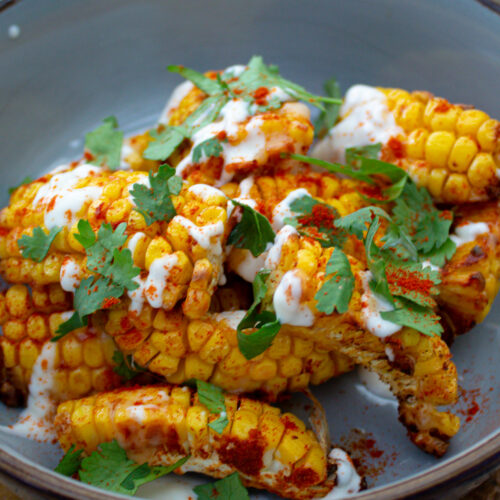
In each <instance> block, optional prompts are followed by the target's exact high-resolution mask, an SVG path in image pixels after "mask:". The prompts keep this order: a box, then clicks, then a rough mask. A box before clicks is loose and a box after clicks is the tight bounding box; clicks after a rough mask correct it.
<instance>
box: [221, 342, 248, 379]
mask: <svg viewBox="0 0 500 500" xmlns="http://www.w3.org/2000/svg"><path fill="white" fill-rule="evenodd" d="M247 363H248V362H247V359H246V358H245V356H243V354H241V352H240V350H239V348H238V347H233V348H232V349H231V351H230V352H229V354H228V355H227V356H226V357H225V358H224V359H223V360H222V361H221V362H220V363H219V366H218V367H219V368H220V369H221V370H222V371H223V372H224V373H226V374H228V375H231V376H232V377H242V376H243V375H244V374H245V373H246V369H247Z"/></svg>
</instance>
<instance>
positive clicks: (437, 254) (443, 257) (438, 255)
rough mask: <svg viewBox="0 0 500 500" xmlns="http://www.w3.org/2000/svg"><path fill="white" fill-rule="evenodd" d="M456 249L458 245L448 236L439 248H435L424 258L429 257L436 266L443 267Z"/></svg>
mask: <svg viewBox="0 0 500 500" xmlns="http://www.w3.org/2000/svg"><path fill="white" fill-rule="evenodd" d="M456 251H457V245H456V244H455V242H454V241H453V240H452V239H450V238H448V239H447V240H446V241H445V242H444V243H443V244H442V245H441V246H440V247H439V248H434V250H431V251H430V252H428V253H426V254H425V256H424V258H427V259H428V260H429V261H430V262H431V264H433V265H435V266H438V267H443V266H444V265H445V263H446V261H448V260H450V259H451V258H452V257H453V255H454V254H455V252H456Z"/></svg>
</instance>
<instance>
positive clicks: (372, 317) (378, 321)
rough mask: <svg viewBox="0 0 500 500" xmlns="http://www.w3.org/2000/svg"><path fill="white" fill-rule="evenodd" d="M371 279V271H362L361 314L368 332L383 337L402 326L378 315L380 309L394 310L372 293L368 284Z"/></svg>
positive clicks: (390, 305)
mask: <svg viewBox="0 0 500 500" xmlns="http://www.w3.org/2000/svg"><path fill="white" fill-rule="evenodd" d="M371 279H372V273H371V272H370V271H366V272H363V288H364V293H363V295H362V296H361V315H362V317H363V320H364V323H365V328H366V329H367V330H368V331H369V332H370V333H373V335H376V336H377V337H379V338H385V337H388V336H389V335H392V334H394V333H396V332H398V331H399V330H401V328H402V326H401V325H397V324H396V323H392V322H391V321H386V320H385V319H383V318H382V316H381V315H380V313H381V312H382V311H392V310H394V307H393V306H392V304H390V303H389V302H387V300H385V299H384V298H383V297H380V296H378V295H376V294H375V293H373V291H372V290H371V288H370V285H369V283H370V280H371Z"/></svg>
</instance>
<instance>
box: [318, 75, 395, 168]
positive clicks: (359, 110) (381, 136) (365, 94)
mask: <svg viewBox="0 0 500 500" xmlns="http://www.w3.org/2000/svg"><path fill="white" fill-rule="evenodd" d="M340 116H341V120H340V122H339V123H337V125H335V126H334V127H332V128H331V129H330V131H329V132H328V134H327V135H326V136H325V137H324V138H323V139H322V140H321V141H320V142H319V143H318V144H317V145H316V146H315V147H314V148H313V150H312V153H311V156H314V157H316V158H321V159H323V160H327V161H336V162H340V163H343V162H345V150H346V148H350V147H354V146H366V145H369V144H375V143H378V142H380V143H382V144H386V143H387V142H388V141H389V139H390V138H391V137H397V136H398V135H401V134H403V133H404V131H403V129H402V128H401V127H399V126H398V125H396V121H395V119H394V115H393V114H392V112H391V111H390V109H389V106H388V104H387V97H386V96H385V95H384V93H383V92H380V91H379V90H377V89H376V88H374V87H370V86H368V85H354V86H353V87H351V88H350V89H349V90H348V91H347V93H346V95H345V98H344V102H343V104H342V106H341V108H340Z"/></svg>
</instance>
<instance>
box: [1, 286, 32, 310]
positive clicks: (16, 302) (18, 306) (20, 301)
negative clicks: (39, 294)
mask: <svg viewBox="0 0 500 500" xmlns="http://www.w3.org/2000/svg"><path fill="white" fill-rule="evenodd" d="M5 301H6V306H7V309H8V311H9V313H10V315H11V316H14V317H15V318H22V317H24V316H25V315H27V314H29V310H30V303H29V302H30V301H29V291H28V288H27V287H25V286H23V285H13V286H11V287H10V288H9V289H8V290H7V292H6V293H5Z"/></svg>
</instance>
